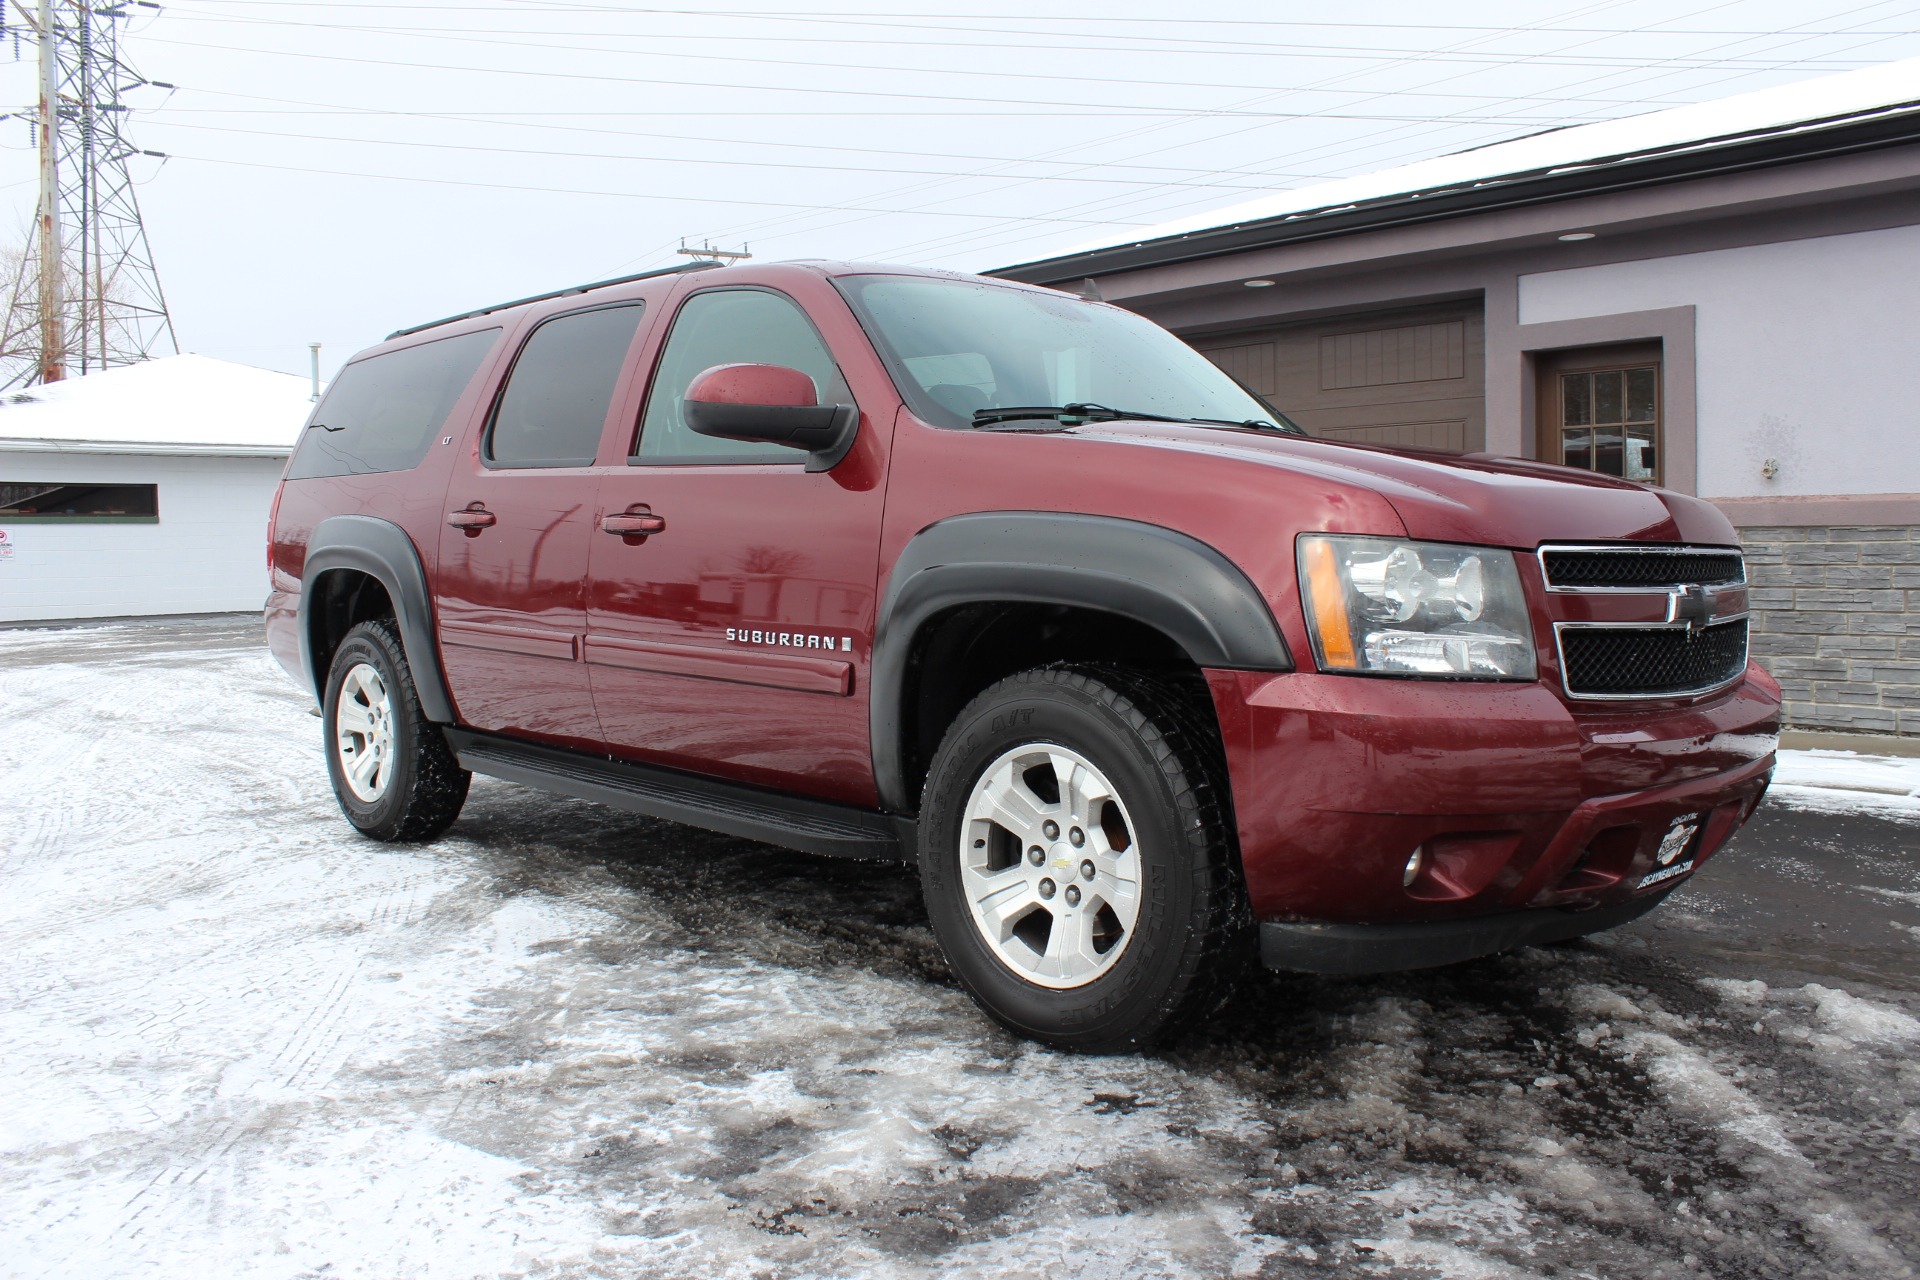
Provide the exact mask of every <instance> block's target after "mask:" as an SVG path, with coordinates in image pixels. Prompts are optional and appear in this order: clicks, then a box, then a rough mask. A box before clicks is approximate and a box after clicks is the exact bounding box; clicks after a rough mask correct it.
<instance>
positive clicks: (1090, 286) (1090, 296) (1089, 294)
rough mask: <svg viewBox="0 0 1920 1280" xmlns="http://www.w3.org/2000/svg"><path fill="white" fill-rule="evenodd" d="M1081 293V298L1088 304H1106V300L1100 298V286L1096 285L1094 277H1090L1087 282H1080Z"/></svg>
mask: <svg viewBox="0 0 1920 1280" xmlns="http://www.w3.org/2000/svg"><path fill="white" fill-rule="evenodd" d="M1079 293H1080V296H1081V297H1083V298H1085V299H1086V300H1087V301H1088V302H1105V301H1106V299H1105V298H1103V297H1101V296H1100V286H1099V285H1098V284H1097V283H1095V281H1094V279H1093V277H1092V276H1088V277H1087V278H1086V279H1085V280H1082V281H1081V282H1080V289H1079Z"/></svg>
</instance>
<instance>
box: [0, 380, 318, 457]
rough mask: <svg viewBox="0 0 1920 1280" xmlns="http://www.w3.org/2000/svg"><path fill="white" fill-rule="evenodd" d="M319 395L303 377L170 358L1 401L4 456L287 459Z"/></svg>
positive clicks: (0, 432) (34, 389) (0, 437)
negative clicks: (24, 453)
mask: <svg viewBox="0 0 1920 1280" xmlns="http://www.w3.org/2000/svg"><path fill="white" fill-rule="evenodd" d="M312 391H313V386H312V384H311V383H310V382H309V381H308V380H307V379H305V378H302V377H299V376H297V375H295V374H290V373H275V372H274V371H273V370H271V369H256V368H254V367H253V366H252V365H245V364H235V363H233V362H232V361H229V360H215V359H213V358H212V357H211V356H195V355H181V356H163V357H161V358H160V359H158V360H148V361H145V362H143V363H141V364H130V365H121V366H118V367H115V368H112V369H103V370H101V371H100V372H99V373H89V374H86V375H85V376H83V377H78V378H70V379H68V380H66V381H65V382H51V383H47V384H45V385H43V386H37V387H28V388H26V389H25V390H23V391H18V392H15V393H13V394H11V395H8V396H5V397H0V450H5V451H10V452H21V451H36V452H88V453H145V454H153V453H163V454H211V455H227V456H233V455H240V456H248V455H254V456H260V457H285V456H286V455H287V454H288V453H289V452H291V451H292V449H293V444H294V441H295V440H296V439H297V438H298V437H299V435H300V428H301V427H302V425H304V424H305V422H306V420H307V415H308V414H309V413H311V412H312V410H313V402H312V400H311V399H310V397H311V395H312Z"/></svg>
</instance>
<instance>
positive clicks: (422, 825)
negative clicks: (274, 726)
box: [321, 618, 473, 841]
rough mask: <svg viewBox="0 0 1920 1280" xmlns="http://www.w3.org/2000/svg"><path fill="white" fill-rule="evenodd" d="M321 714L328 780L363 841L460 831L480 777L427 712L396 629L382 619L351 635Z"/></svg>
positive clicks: (331, 671)
mask: <svg viewBox="0 0 1920 1280" xmlns="http://www.w3.org/2000/svg"><path fill="white" fill-rule="evenodd" d="M322 707H323V715H322V720H321V723H322V724H323V725H324V726H325V728H324V730H323V735H324V736H323V742H324V745H325V750H326V753H327V775H328V776H329V777H330V778H331V779H332V780H333V794H334V797H335V798H336V799H338V800H339V802H340V811H341V812H342V813H344V814H345V815H346V816H347V821H348V822H351V823H352V824H353V825H354V828H355V829H356V830H357V831H359V832H360V834H361V835H363V836H368V837H371V838H372V839H375V840H389V841H415V840H431V839H433V838H434V837H435V836H437V835H439V834H440V833H441V832H443V831H445V830H446V829H447V828H448V827H449V826H451V825H453V820H454V819H455V818H457V817H459V816H460V807H461V806H462V805H464V804H465V803H466V801H467V787H468V785H469V784H470V783H471V782H472V781H473V775H472V774H470V773H468V772H467V771H466V770H465V769H462V768H461V767H460V765H459V763H458V762H457V761H456V760H455V759H454V756H453V752H452V750H451V749H450V748H449V747H448V746H447V740H446V737H445V736H444V735H443V734H442V733H441V732H440V730H439V728H438V727H437V726H436V725H434V724H433V723H432V722H431V721H429V720H428V719H427V718H426V714H425V713H424V712H422V711H421V709H420V695H419V694H418V692H417V691H416V690H415V688H414V684H413V672H412V671H411V670H410V669H409V668H408V667H407V656H406V650H405V649H404V648H402V646H401V644H400V637H399V635H398V634H397V633H396V632H395V630H394V627H393V623H392V622H390V621H388V620H386V619H384V618H378V619H375V620H373V621H371V622H362V623H360V624H359V625H358V626H356V627H354V628H353V630H351V631H349V632H347V635H346V638H345V639H344V640H342V641H341V642H340V647H339V648H338V649H336V650H334V654H333V663H332V665H331V666H330V667H329V668H328V671H327V696H326V700H325V702H324V703H323V704H322ZM343 715H344V717H345V720H346V724H345V725H344V726H343V725H342V723H341V721H342V717H343Z"/></svg>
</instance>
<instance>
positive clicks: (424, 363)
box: [287, 329, 500, 480]
mask: <svg viewBox="0 0 1920 1280" xmlns="http://www.w3.org/2000/svg"><path fill="white" fill-rule="evenodd" d="M499 336H500V331H499V330H498V329H482V330H480V331H479V332H477V333H463V334H461V335H459V336H458V337H454V338H441V339H439V340H437V341H434V342H423V343H421V344H420V345H419V346H417V347H405V348H402V349H401V350H399V351H389V352H387V353H385V354H384V355H377V356H368V357H367V358H366V359H365V360H355V361H354V362H353V363H352V364H350V365H348V366H347V367H346V368H344V369H342V370H341V371H340V374H339V376H338V377H336V378H335V379H334V380H333V385H332V386H330V387H328V388H327V396H326V399H324V400H322V401H321V402H320V407H319V408H318V409H316V410H314V414H313V421H312V423H311V424H310V425H309V426H308V427H307V429H306V430H305V431H304V432H302V433H301V436H300V443H299V444H298V445H297V446H296V447H295V448H294V451H293V463H292V465H291V466H289V467H288V468H287V479H289V480H310V479H313V478H314V477H316V476H360V475H368V474H371V473H372V472H376V471H406V470H409V469H410V468H413V467H416V466H419V465H420V459H422V458H424V457H426V456H427V448H428V446H429V445H431V444H432V443H433V438H434V437H435V436H436V435H438V434H439V433H440V430H441V428H442V427H444V426H446V423H447V415H448V414H449V413H452V412H453V406H454V403H455V402H456V401H458V400H459V399H460V393H461V392H463V391H465V390H466V389H467V384H468V383H470V382H472V381H473V375H474V374H475V373H477V372H478V371H479V369H480V362H481V361H482V360H484V359H486V355H487V352H489V351H491V350H492V349H493V343H494V339H496V338H498V337H499Z"/></svg>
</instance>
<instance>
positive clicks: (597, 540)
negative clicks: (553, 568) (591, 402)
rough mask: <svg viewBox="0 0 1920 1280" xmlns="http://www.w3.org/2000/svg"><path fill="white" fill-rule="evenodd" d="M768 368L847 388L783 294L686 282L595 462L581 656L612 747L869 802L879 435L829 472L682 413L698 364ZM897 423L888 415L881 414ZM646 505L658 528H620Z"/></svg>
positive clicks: (866, 434) (841, 399)
mask: <svg viewBox="0 0 1920 1280" xmlns="http://www.w3.org/2000/svg"><path fill="white" fill-rule="evenodd" d="M734 363H757V364H778V365H785V366H787V367H789V368H794V369H799V370H801V371H802V372H804V373H806V374H807V375H808V376H809V377H811V378H812V379H813V381H814V386H815V389H816V391H817V392H818V394H819V397H820V401H821V403H823V404H824V403H843V404H844V403H850V402H852V395H851V393H850V392H849V390H848V388H847V384H846V381H845V379H844V378H843V377H842V376H841V373H840V366H839V363H838V362H837V361H836V360H835V358H834V355H833V353H832V352H831V351H830V350H829V348H828V344H827V342H826V341H825V340H824V339H823V338H822V337H821V335H820V333H819V331H818V330H817V329H816V328H815V327H814V325H813V323H812V322H811V321H810V320H809V319H808V318H807V315H806V313H805V312H804V311H803V310H802V309H801V308H800V307H799V305H798V304H796V303H795V302H794V301H793V300H792V299H791V298H789V297H787V296H785V295H784V294H781V293H776V292H773V291H771V290H767V289H760V288H722V289H710V290H706V291H702V292H697V293H694V294H692V295H691V296H689V297H688V298H687V299H686V301H685V302H684V303H683V304H682V305H681V307H680V309H679V312H678V314H677V315H676V316H675V317H674V321H673V327H672V329H671V330H670V332H669V334H668V336H667V338H666V341H665V344H664V347H663V349H662V354H661V356H660V359H659V361H658V366H657V373H656V374H655V376H654V378H653V380H652V384H651V386H650V388H649V389H648V392H647V396H646V399H645V403H644V408H643V410H642V412H641V426H640V431H639V435H638V440H637V442H636V444H635V445H634V447H633V456H632V457H631V458H629V459H628V462H629V465H627V466H625V467H622V468H619V469H617V470H609V471H607V472H605V473H603V477H602V480H601V485H600V501H599V508H600V516H601V519H602V521H603V522H606V521H608V520H609V518H610V519H611V525H610V527H608V528H607V529H605V530H604V531H602V532H599V533H596V534H595V535H594V536H593V539H592V541H593V549H592V553H591V556H590V561H589V564H590V569H591V586H590V594H589V599H588V602H587V638H586V658H587V666H588V669H589V670H590V671H591V672H592V680H593V691H594V702H595V705H596V707H597V708H598V710H599V715H600V723H601V726H602V728H603V730H604V732H605V734H606V737H607V740H608V743H609V748H610V749H611V750H614V751H616V752H619V753H620V754H623V755H627V756H629V757H632V758H634V759H640V760H646V761H650V762H653V763H658V764H665V765H672V766H680V767H684V768H689V769H697V770H700V771H702V772H712V773H719V774H723V775H727V776H730V777H733V778H735V779H737V780H740V781H745V782H753V783H759V784H762V785H766V786H773V787H780V788H782V789H787V790H793V791H799V792H802V793H806V794H811V795H815V796H819V797H822V798H825V799H833V800H841V801H845V802H848V803H855V804H872V803H873V802H874V791H873V781H872V757H871V754H870V752H869V749H868V731H867V716H866V698H865V696H864V695H865V687H866V680H867V670H868V661H869V657H870V654H871V640H872V634H873V619H874V586H875V576H876V573H877V565H878V557H879V543H880V515H881V500H882V496H883V485H882V484H881V479H882V477H883V476H884V448H883V442H882V441H881V440H879V439H878V437H877V424H875V423H874V422H872V421H870V420H864V419H863V420H862V422H861V424H860V431H861V434H862V439H861V441H860V442H859V443H858V444H857V445H856V447H855V448H854V450H853V451H852V453H850V454H849V455H848V456H847V457H846V458H845V459H844V460H843V461H842V462H841V463H840V464H839V465H838V466H836V467H834V468H833V469H832V470H831V471H826V472H820V473H814V474H809V473H808V472H807V471H806V469H805V466H804V463H805V460H806V456H805V455H804V454H802V453H799V452H797V451H795V450H792V449H786V448H781V447H779V446H777V445H763V444H746V443H736V442H731V441H726V440H716V439H712V438H709V437H706V436H701V435H697V434H695V433H694V432H693V431H691V430H690V429H689V428H688V427H687V425H686V423H685V421H684V420H683V419H682V417H681V401H682V398H683V397H684V396H685V394H686V391H687V387H688V385H689V384H690V383H691V382H692V381H693V379H694V377H695V376H696V375H697V374H699V373H700V372H701V371H702V370H705V369H709V368H711V367H713V366H714V365H720V364H734ZM884 425H886V426H890V425H891V422H890V420H889V421H888V422H887V423H886V424H884ZM642 516H652V517H655V518H656V519H655V521H653V522H646V523H647V524H649V525H651V524H656V523H657V524H658V525H660V526H661V527H660V529H659V532H655V533H650V534H640V533H635V532H630V531H629V532H622V530H623V529H625V530H632V529H633V528H635V527H636V520H635V518H636V517H642Z"/></svg>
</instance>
